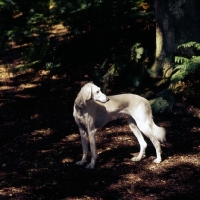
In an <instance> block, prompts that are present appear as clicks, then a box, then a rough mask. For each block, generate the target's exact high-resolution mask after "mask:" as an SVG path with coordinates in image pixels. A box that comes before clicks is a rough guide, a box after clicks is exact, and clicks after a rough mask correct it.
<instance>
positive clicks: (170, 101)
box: [150, 89, 175, 113]
mask: <svg viewBox="0 0 200 200" xmlns="http://www.w3.org/2000/svg"><path fill="white" fill-rule="evenodd" d="M157 96H158V97H157V98H155V99H153V100H151V101H150V104H151V106H152V110H153V112H154V113H158V112H161V113H163V112H164V111H165V110H166V109H167V108H168V110H169V111H172V109H173V106H174V102H175V98H174V94H173V91H172V90H169V89H165V90H163V91H161V92H160V93H158V94H157Z"/></svg>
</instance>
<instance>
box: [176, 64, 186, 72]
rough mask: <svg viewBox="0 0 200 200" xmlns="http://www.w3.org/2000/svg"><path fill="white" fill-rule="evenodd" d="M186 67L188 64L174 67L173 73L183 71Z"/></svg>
mask: <svg viewBox="0 0 200 200" xmlns="http://www.w3.org/2000/svg"><path fill="white" fill-rule="evenodd" d="M187 67H188V64H185V63H184V64H182V65H176V66H175V68H174V69H173V72H175V71H177V70H185V69H186V68H187Z"/></svg>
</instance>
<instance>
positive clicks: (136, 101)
mask: <svg viewBox="0 0 200 200" xmlns="http://www.w3.org/2000/svg"><path fill="white" fill-rule="evenodd" d="M124 114H127V115H129V118H128V123H129V126H130V129H131V130H132V131H133V133H134V134H135V136H136V137H137V139H138V141H139V144H140V152H139V155H138V156H137V157H133V158H132V159H131V160H132V161H140V160H141V159H142V157H143V156H144V155H145V149H146V147H147V143H146V142H145V140H144V138H143V136H142V134H141V132H142V133H143V134H144V135H146V136H147V137H148V138H149V139H150V140H151V142H152V143H153V145H154V147H155V149H156V155H157V158H156V159H155V160H154V162H155V163H160V162H161V160H162V159H161V147H160V142H164V141H166V139H165V129H164V128H161V127H158V126H157V125H156V124H155V123H154V121H153V119H152V111H151V106H150V104H149V101H148V100H146V99H145V98H143V97H141V96H138V95H134V94H120V95H114V96H108V97H107V96H106V95H105V94H103V93H102V92H101V91H100V88H99V87H97V86H96V85H94V84H93V83H87V84H86V85H84V86H83V87H82V89H81V91H80V92H79V94H78V95H77V97H76V99H75V102H74V112H73V116H74V118H75V121H76V123H77V125H78V127H79V131H80V135H81V141H82V147H83V156H82V160H80V161H78V162H77V163H76V164H77V165H83V164H85V163H86V159H87V156H88V143H87V136H88V137H89V141H90V149H91V156H92V158H91V162H90V164H88V165H87V166H86V168H90V169H93V168H94V165H95V162H96V158H97V152H96V142H95V134H96V130H97V128H98V127H101V126H103V125H105V124H106V123H107V122H109V121H111V120H113V119H116V118H119V117H120V116H122V115H124ZM140 131H141V132H140Z"/></svg>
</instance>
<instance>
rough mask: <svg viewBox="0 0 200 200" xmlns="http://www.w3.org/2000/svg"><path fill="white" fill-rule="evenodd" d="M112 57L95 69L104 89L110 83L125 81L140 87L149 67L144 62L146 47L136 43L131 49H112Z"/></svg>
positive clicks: (97, 78) (96, 77) (127, 83)
mask: <svg viewBox="0 0 200 200" xmlns="http://www.w3.org/2000/svg"><path fill="white" fill-rule="evenodd" d="M111 52H112V54H113V55H112V58H110V59H106V61H105V62H104V63H103V64H102V65H101V66H96V67H95V69H94V74H95V79H96V80H95V81H96V82H97V81H98V80H101V84H102V85H103V87H104V89H105V88H107V87H108V86H109V85H112V84H117V83H119V84H120V85H122V84H121V83H122V82H123V86H125V85H127V86H130V87H134V88H137V87H140V86H141V85H142V84H143V82H144V81H145V78H147V76H148V73H147V69H146V67H145V66H144V64H143V60H144V58H145V57H144V48H143V47H142V45H141V44H140V43H136V44H134V45H133V46H132V47H131V48H130V50H127V49H126V50H123V51H122V52H121V51H119V52H118V50H117V49H115V48H113V49H111Z"/></svg>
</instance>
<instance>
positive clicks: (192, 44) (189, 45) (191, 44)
mask: <svg viewBox="0 0 200 200" xmlns="http://www.w3.org/2000/svg"><path fill="white" fill-rule="evenodd" d="M196 44H197V42H187V43H185V44H181V45H178V47H177V48H178V49H179V48H180V47H184V48H188V47H195V45H196Z"/></svg>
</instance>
